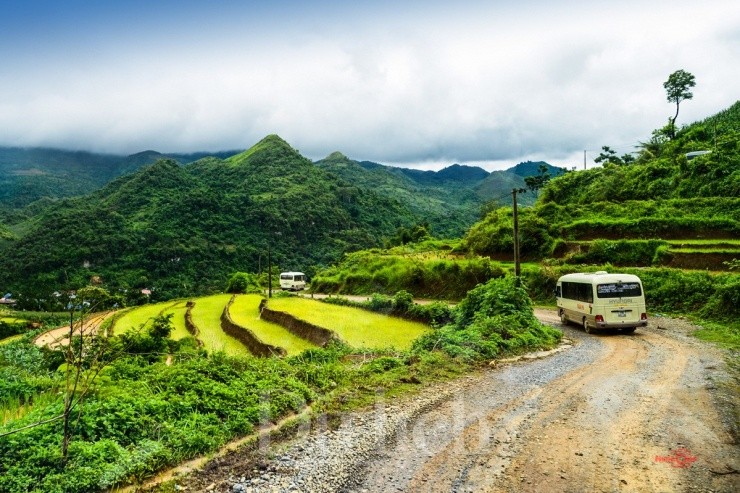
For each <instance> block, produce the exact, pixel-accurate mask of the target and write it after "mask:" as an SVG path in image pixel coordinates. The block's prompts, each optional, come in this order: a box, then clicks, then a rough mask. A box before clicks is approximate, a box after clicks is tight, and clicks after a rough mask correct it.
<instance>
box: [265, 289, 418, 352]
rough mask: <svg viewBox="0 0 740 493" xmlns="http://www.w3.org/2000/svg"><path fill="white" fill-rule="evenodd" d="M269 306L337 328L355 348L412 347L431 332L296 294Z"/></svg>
mask: <svg viewBox="0 0 740 493" xmlns="http://www.w3.org/2000/svg"><path fill="white" fill-rule="evenodd" d="M268 306H269V307H270V308H271V309H272V310H277V311H281V312H286V313H289V314H291V315H293V316H294V317H296V318H299V319H301V320H304V321H306V322H309V323H312V324H314V325H318V326H319V327H324V328H326V329H329V330H332V331H334V332H335V333H336V334H337V335H338V336H339V337H340V338H341V339H342V340H343V341H345V342H346V343H347V344H349V345H350V346H352V347H355V348H367V349H381V348H395V349H400V350H404V349H408V348H410V347H411V344H412V342H413V341H414V339H416V338H417V337H419V336H421V335H422V334H424V333H426V332H428V331H429V329H428V328H427V327H426V326H424V325H423V324H420V323H418V322H412V321H409V320H402V319H399V318H394V317H388V316H384V315H379V314H375V313H370V312H363V311H358V310H357V309H355V308H350V307H344V306H336V305H326V304H325V303H321V302H319V301H315V300H309V299H305V298H296V297H284V298H273V299H271V300H270V302H269V304H268Z"/></svg>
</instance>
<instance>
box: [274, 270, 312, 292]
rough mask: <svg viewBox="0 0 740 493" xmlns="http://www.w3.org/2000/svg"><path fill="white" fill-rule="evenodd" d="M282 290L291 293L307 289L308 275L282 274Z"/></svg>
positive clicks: (299, 273)
mask: <svg viewBox="0 0 740 493" xmlns="http://www.w3.org/2000/svg"><path fill="white" fill-rule="evenodd" d="M280 288H281V289H284V290H285V289H287V290H289V291H300V290H301V289H306V274H304V273H303V272H281V273H280Z"/></svg>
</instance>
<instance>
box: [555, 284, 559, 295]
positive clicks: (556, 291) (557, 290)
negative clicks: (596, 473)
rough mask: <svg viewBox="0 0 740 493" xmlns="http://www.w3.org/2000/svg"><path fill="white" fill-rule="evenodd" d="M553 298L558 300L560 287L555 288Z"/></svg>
mask: <svg viewBox="0 0 740 493" xmlns="http://www.w3.org/2000/svg"><path fill="white" fill-rule="evenodd" d="M555 297H556V298H560V286H555Z"/></svg>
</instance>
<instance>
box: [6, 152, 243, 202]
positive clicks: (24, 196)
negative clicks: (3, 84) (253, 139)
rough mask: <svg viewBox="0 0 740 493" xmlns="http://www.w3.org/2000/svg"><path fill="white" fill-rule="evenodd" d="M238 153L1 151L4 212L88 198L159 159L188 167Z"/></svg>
mask: <svg viewBox="0 0 740 493" xmlns="http://www.w3.org/2000/svg"><path fill="white" fill-rule="evenodd" d="M238 152H239V151H221V152H215V153H205V152H197V153H192V154H180V153H171V154H162V153H160V152H157V151H152V150H147V151H142V152H138V153H136V154H131V155H129V156H121V155H114V154H100V153H93V152H87V151H67V150H63V149H53V148H47V147H28V148H26V147H0V210H2V209H18V208H21V207H24V206H26V205H28V204H30V203H32V202H34V201H36V200H39V199H43V198H51V199H58V198H64V197H72V196H76V195H84V194H86V193H90V192H92V191H94V190H97V189H99V188H100V187H102V186H103V185H105V184H106V183H109V182H110V181H111V180H113V179H114V178H116V177H118V176H121V175H124V174H126V173H131V172H133V171H136V170H137V169H139V168H141V167H142V166H146V165H149V164H153V163H154V162H155V161H157V160H158V159H164V158H169V159H174V160H175V161H177V162H178V163H180V164H187V163H189V162H192V161H196V160H198V159H201V158H203V157H205V156H216V157H227V156H230V155H233V154H236V153H238Z"/></svg>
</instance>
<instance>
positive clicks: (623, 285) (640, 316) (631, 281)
mask: <svg viewBox="0 0 740 493" xmlns="http://www.w3.org/2000/svg"><path fill="white" fill-rule="evenodd" d="M555 297H556V298H557V303H558V313H559V314H560V320H561V321H562V322H563V324H567V323H568V322H574V323H577V324H580V325H581V326H582V327H583V329H584V330H585V331H586V332H589V333H590V332H591V331H592V330H594V329H621V330H622V331H624V332H634V331H635V329H636V328H637V327H647V311H646V310H645V293H644V291H643V289H642V282H641V281H640V278H639V277H637V276H634V275H632V274H609V273H608V272H605V271H599V272H594V273H590V274H567V275H564V276H562V277H561V278H560V279H558V284H557V286H556V287H555Z"/></svg>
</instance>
